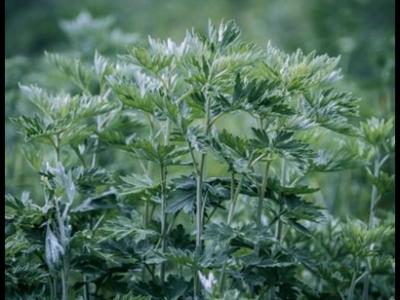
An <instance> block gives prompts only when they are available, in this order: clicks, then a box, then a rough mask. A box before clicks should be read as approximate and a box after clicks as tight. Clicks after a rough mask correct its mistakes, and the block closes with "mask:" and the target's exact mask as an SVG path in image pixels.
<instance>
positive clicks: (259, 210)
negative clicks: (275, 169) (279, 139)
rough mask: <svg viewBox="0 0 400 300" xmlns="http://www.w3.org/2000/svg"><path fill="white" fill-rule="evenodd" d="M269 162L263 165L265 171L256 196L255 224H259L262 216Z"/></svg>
mask: <svg viewBox="0 0 400 300" xmlns="http://www.w3.org/2000/svg"><path fill="white" fill-rule="evenodd" d="M270 164H271V162H270V161H268V162H267V163H266V165H265V171H264V174H263V177H262V182H261V188H260V194H259V196H258V208H257V226H260V225H261V217H262V208H263V201H264V198H265V190H266V188H267V181H268V171H269V166H270Z"/></svg>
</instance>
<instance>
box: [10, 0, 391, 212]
mask: <svg viewBox="0 0 400 300" xmlns="http://www.w3.org/2000/svg"><path fill="white" fill-rule="evenodd" d="M394 6H395V2H394V0H379V1H376V0H304V1H300V0H296V1H294V0H292V1H289V0H279V1H278V0H275V1H274V0H247V1H243V0H218V1H216V0H203V1H199V0H197V1H196V0H168V1H166V0H113V1H109V0H96V1H88V0H79V1H78V0H35V1H26V0H25V1H24V0H6V1H5V9H6V11H5V16H6V20H5V27H6V28H5V29H6V30H5V33H6V39H5V52H6V70H5V72H6V79H5V80H6V81H5V86H6V97H5V101H6V103H5V105H6V117H11V116H15V115H20V114H22V113H26V112H28V111H29V110H30V109H31V107H30V106H29V105H28V104H27V102H26V101H24V99H21V96H20V94H19V92H18V82H22V83H31V82H32V83H38V84H40V85H44V86H49V87H51V86H52V87H56V86H57V75H54V76H53V74H52V73H51V72H50V71H46V72H43V70H47V69H46V68H48V66H46V64H45V63H44V62H43V53H44V51H45V50H47V51H49V52H73V51H81V52H82V51H84V50H85V49H86V50H87V51H88V52H90V51H92V50H93V49H92V48H93V47H102V46H104V47H103V48H102V52H108V53H107V54H109V55H112V54H113V53H116V52H117V50H118V52H119V53H122V52H123V51H124V50H123V49H124V41H123V40H124V39H125V41H128V40H129V41H131V42H132V41H145V40H146V38H147V36H148V35H152V36H156V37H159V38H167V37H172V38H173V39H178V40H181V39H182V38H183V36H184V34H185V31H186V29H190V28H192V27H195V28H196V29H199V30H205V29H206V28H207V22H208V19H211V20H212V21H214V22H216V23H218V22H219V21H220V20H221V19H225V20H227V19H234V20H235V21H236V22H237V23H238V24H239V26H240V27H241V28H242V35H243V38H244V39H245V40H253V41H255V42H256V43H257V44H258V45H260V46H262V45H264V44H266V42H267V41H268V40H271V42H272V44H273V45H275V46H278V47H280V48H281V49H282V50H284V51H286V52H292V51H294V50H296V49H297V48H301V49H302V50H303V51H305V52H309V51H312V50H314V49H316V50H317V52H318V53H320V54H323V53H327V54H329V55H331V56H338V55H341V57H342V59H341V64H340V67H341V68H342V70H343V75H344V79H343V80H342V82H341V83H340V84H341V85H342V87H343V88H344V89H347V90H350V91H352V92H354V93H355V94H356V95H358V96H360V97H361V98H362V102H361V120H364V119H366V118H367V117H370V116H378V117H385V118H388V117H390V116H392V115H393V114H394V44H395V40H394V14H395V8H394ZM81 12H87V13H89V14H90V15H91V16H92V17H93V18H95V19H99V20H102V21H99V23H98V24H97V25H98V28H99V29H100V30H102V31H103V33H104V36H102V37H99V38H98V39H94V35H93V36H92V35H91V34H89V35H87V34H86V35H83V36H80V37H79V36H76V35H72V36H71V34H68V31H66V30H65V27H64V29H63V27H62V26H60V25H61V24H62V23H60V22H62V20H71V19H75V18H76V17H77V16H78V15H79V14H80V13H81ZM81 21H82V20H81ZM116 28H119V29H120V31H117V33H115V31H114V32H113V30H114V29H116ZM105 29H107V30H108V31H107V30H105ZM123 32H125V33H130V34H134V35H123ZM111 33H112V34H113V35H111ZM111 36H112V37H113V41H114V42H113V43H114V44H113V47H106V46H109V44H110V43H111V42H110V37H111ZM103 42H104V44H103ZM83 46H85V47H86V48H85V47H83ZM89 57H90V56H89ZM44 74H47V75H44ZM49 74H50V75H49ZM58 79H59V78H58ZM22 142H23V141H22V140H21V138H20V137H19V136H18V135H17V133H16V130H15V128H14V127H12V126H11V125H10V122H9V121H8V119H6V170H5V173H6V191H7V192H10V193H16V194H20V193H21V192H22V190H24V189H32V186H34V185H36V184H37V183H38V179H37V176H36V175H35V174H34V173H33V171H32V170H31V169H30V168H29V167H28V166H27V162H26V160H25V159H24V157H23V156H22V151H21V150H22V148H21V145H22V144H23V143H22ZM389 168H392V170H389V171H391V173H393V172H394V166H392V167H389ZM364 173H365V172H364V170H351V171H343V172H340V173H337V174H329V177H326V176H324V177H321V178H316V181H318V182H319V184H321V185H322V186H323V185H324V182H325V183H329V185H327V184H325V188H324V189H323V190H322V191H321V196H322V198H323V201H324V202H325V204H326V206H327V208H328V209H329V211H330V212H332V213H334V214H335V215H338V216H345V215H349V214H352V215H355V216H357V217H359V218H361V219H364V220H366V219H367V216H368V201H369V194H370V187H369V185H368V183H367V180H366V178H365V174H364ZM37 186H38V185H37ZM379 205H380V207H381V208H382V209H387V208H393V206H394V203H393V198H392V197H391V196H389V197H385V198H384V199H382V201H381V203H380V204H379Z"/></svg>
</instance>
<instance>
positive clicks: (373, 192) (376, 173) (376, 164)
mask: <svg viewBox="0 0 400 300" xmlns="http://www.w3.org/2000/svg"><path fill="white" fill-rule="evenodd" d="M384 160H386V158H384ZM384 160H382V161H383V162H384ZM382 165H383V163H382V162H381V160H380V153H379V152H378V153H377V154H376V157H375V160H374V176H375V177H378V176H379V172H380V168H381V167H382ZM378 198H379V193H378V188H377V187H376V185H374V184H373V185H372V190H371V200H370V207H369V222H368V228H369V229H372V228H374V226H375V216H376V204H377V202H378ZM373 247H374V245H373V244H371V245H370V246H369V249H370V250H373ZM367 265H368V273H367V275H366V276H365V278H364V283H363V292H362V300H368V298H369V295H368V291H369V282H370V277H371V274H370V272H371V266H370V261H369V260H368V264H367Z"/></svg>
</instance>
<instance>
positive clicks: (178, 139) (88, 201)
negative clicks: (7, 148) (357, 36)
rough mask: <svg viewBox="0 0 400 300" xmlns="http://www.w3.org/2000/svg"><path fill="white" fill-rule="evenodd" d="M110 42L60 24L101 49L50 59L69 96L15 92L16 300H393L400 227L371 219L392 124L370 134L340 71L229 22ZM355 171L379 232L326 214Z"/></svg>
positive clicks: (332, 61)
mask: <svg viewBox="0 0 400 300" xmlns="http://www.w3.org/2000/svg"><path fill="white" fill-rule="evenodd" d="M110 26H111V25H110V23H107V20H104V19H103V20H93V19H91V17H90V16H89V15H87V14H83V15H81V16H80V17H78V19H77V20H75V21H73V22H65V23H63V28H64V30H65V31H66V32H67V33H68V34H69V36H70V37H71V40H72V42H73V43H72V44H74V42H76V45H82V43H83V42H82V37H86V36H88V37H89V38H88V39H83V40H84V42H85V47H83V48H79V47H76V48H77V49H76V50H77V51H79V52H80V59H78V58H74V57H72V55H71V53H68V54H64V55H60V54H53V53H50V54H49V53H48V54H46V59H47V60H48V61H49V62H50V63H51V64H52V65H54V66H55V68H56V69H58V70H59V71H60V73H61V74H63V75H62V77H61V79H59V80H58V81H57V89H46V88H43V87H39V86H37V85H24V84H21V85H20V89H21V92H22V95H23V96H22V97H23V98H24V99H27V100H29V101H30V103H31V105H32V108H33V107H35V113H34V114H30V113H29V110H27V112H26V114H24V115H22V116H15V117H13V118H12V119H11V120H12V122H13V123H14V124H15V126H16V128H18V129H19V131H21V133H22V134H23V136H24V138H25V145H24V154H25V158H26V161H28V162H29V163H30V167H31V168H32V169H33V170H34V171H35V173H36V178H37V179H36V182H37V184H34V183H32V187H29V189H32V190H33V192H32V193H29V192H26V191H23V192H22V193H21V192H19V193H16V191H13V193H12V194H7V195H6V293H7V298H9V299H19V298H24V299H28V298H29V297H30V298H32V299H45V298H49V299H64V300H65V299H192V298H193V299H203V298H205V299H361V298H362V299H368V297H370V298H371V299H390V298H391V297H393V296H394V218H393V216H392V215H391V214H390V213H389V214H388V213H385V215H384V218H382V214H381V215H379V211H377V209H376V208H377V203H378V202H379V201H381V200H382V198H385V197H386V198H389V199H390V195H391V192H392V191H391V188H392V187H393V179H394V175H393V174H392V173H390V171H388V169H387V164H388V162H389V161H392V159H393V154H394V145H395V140H394V136H393V119H387V120H385V119H378V118H370V119H368V120H366V121H365V122H361V123H360V120H359V118H358V117H359V107H358V104H359V99H358V98H357V97H355V96H354V95H352V94H351V93H348V92H346V91H342V90H341V89H340V86H339V85H338V83H337V81H338V80H339V79H340V78H341V74H340V70H339V69H338V67H337V66H338V62H339V59H338V58H331V57H329V56H327V55H317V54H316V53H315V52H311V53H309V54H304V53H303V52H302V51H300V50H297V51H296V52H294V53H292V54H286V53H285V52H283V51H281V50H279V49H277V48H275V47H274V46H272V45H271V43H268V44H267V45H266V46H263V47H260V46H257V45H255V44H252V43H247V42H244V41H242V40H241V39H240V30H239V28H238V27H237V25H236V24H235V23H234V22H232V21H230V22H222V23H221V24H220V25H218V26H215V25H213V24H212V23H210V24H209V26H208V30H207V32H206V34H202V33H199V32H196V31H195V30H190V31H187V33H186V36H185V38H184V39H183V41H182V42H181V43H176V42H174V41H172V40H171V39H167V40H165V41H164V40H158V39H155V38H149V39H148V42H147V43H142V42H139V41H137V37H136V36H134V35H127V34H124V33H122V32H121V31H117V32H118V34H115V32H116V31H112V29H111V28H110ZM88 32H89V33H88ZM110 32H114V36H115V35H116V36H117V37H116V38H115V39H111V40H110V39H107V37H109V36H112V34H111V33H110ZM90 33H91V34H90ZM127 43H128V44H130V46H129V47H128V51H127V52H126V53H124V52H123V50H121V49H122V48H123V47H121V46H124V44H127ZM96 49H97V50H96ZM115 51H119V52H120V53H121V54H120V55H115V54H114V53H115ZM48 72H49V73H48V75H46V74H44V75H43V76H44V79H43V82H46V83H45V84H48V82H47V79H49V80H52V79H51V78H50V77H51V76H52V74H53V73H54V70H51V71H48ZM49 74H50V75H49ZM46 76H47V77H46ZM57 76H61V75H57ZM53 80H54V78H53ZM9 92H10V93H12V95H13V96H14V97H21V96H20V95H19V94H18V96H17V95H15V89H10V91H9ZM228 123H237V125H238V126H235V127H233V128H232V127H229V126H226V124H228ZM211 166H214V168H213V169H212V170H211ZM215 166H218V167H215ZM27 168H28V166H27ZM215 168H218V170H219V171H218V172H215V171H214V170H215ZM343 169H354V170H362V172H364V173H365V174H366V176H367V178H368V179H369V182H370V183H369V186H370V187H369V188H368V189H369V190H370V194H371V195H370V201H369V202H370V203H369V206H370V209H369V221H368V223H364V222H362V221H361V220H356V219H347V220H345V221H343V220H339V219H337V218H335V217H334V216H332V215H330V214H329V213H328V212H327V211H326V210H325V208H324V207H323V203H321V201H318V196H317V195H318V191H319V190H320V189H324V188H325V187H324V186H319V185H318V184H317V182H316V180H315V178H318V176H320V174H325V173H326V175H324V176H327V178H328V180H329V176H332V174H334V172H338V171H341V170H343ZM389 170H390V169H389ZM211 171H214V173H217V174H212V172H211ZM321 176H322V175H321ZM36 182H35V183H36ZM347 201H353V199H348V200H347ZM379 216H381V217H379Z"/></svg>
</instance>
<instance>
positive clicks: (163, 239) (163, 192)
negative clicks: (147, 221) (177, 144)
mask: <svg viewBox="0 0 400 300" xmlns="http://www.w3.org/2000/svg"><path fill="white" fill-rule="evenodd" d="M160 172H161V251H162V253H164V252H165V246H166V229H167V224H166V223H167V214H166V175H167V174H166V173H167V169H166V167H165V166H164V164H161V168H160ZM160 280H161V284H164V282H165V262H162V263H161V270H160Z"/></svg>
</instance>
